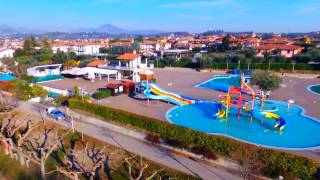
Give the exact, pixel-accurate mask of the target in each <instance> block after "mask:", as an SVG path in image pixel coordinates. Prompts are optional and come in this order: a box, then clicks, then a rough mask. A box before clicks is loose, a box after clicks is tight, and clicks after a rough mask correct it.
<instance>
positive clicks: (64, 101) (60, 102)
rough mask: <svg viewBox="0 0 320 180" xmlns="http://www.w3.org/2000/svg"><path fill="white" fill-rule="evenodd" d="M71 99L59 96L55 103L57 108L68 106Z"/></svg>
mask: <svg viewBox="0 0 320 180" xmlns="http://www.w3.org/2000/svg"><path fill="white" fill-rule="evenodd" d="M68 99H69V97H67V96H58V97H56V98H55V100H54V102H55V104H56V105H57V106H61V105H64V104H67V102H68Z"/></svg>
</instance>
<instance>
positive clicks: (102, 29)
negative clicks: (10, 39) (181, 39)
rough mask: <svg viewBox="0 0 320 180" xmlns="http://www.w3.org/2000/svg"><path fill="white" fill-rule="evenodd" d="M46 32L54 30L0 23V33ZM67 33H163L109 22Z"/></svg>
mask: <svg viewBox="0 0 320 180" xmlns="http://www.w3.org/2000/svg"><path fill="white" fill-rule="evenodd" d="M48 32H56V30H51V29H31V28H24V27H10V26H6V25H0V34H19V33H20V34H44V33H48ZM65 32H69V33H107V34H111V35H119V34H136V35H152V34H160V33H164V32H163V31H158V30H127V29H123V28H120V27H117V26H113V25H111V24H105V25H102V26H99V27H94V28H90V27H89V28H79V29H74V30H69V31H65Z"/></svg>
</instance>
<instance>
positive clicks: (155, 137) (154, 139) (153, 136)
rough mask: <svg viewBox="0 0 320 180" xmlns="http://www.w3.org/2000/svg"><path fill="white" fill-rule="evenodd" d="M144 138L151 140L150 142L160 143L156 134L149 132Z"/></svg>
mask: <svg viewBox="0 0 320 180" xmlns="http://www.w3.org/2000/svg"><path fill="white" fill-rule="evenodd" d="M146 140H147V141H149V142H151V143H152V144H160V140H161V138H160V136H159V135H158V134H154V133H149V134H148V135H147V137H146Z"/></svg>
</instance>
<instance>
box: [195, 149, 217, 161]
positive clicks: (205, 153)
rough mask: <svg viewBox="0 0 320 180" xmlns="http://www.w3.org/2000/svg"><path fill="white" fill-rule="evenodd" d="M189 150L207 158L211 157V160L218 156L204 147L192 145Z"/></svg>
mask: <svg viewBox="0 0 320 180" xmlns="http://www.w3.org/2000/svg"><path fill="white" fill-rule="evenodd" d="M191 152H193V153H195V154H198V155H203V156H204V157H206V158H208V159H213V160H217V159H218V157H217V156H216V155H215V154H214V153H213V152H212V151H211V150H210V149H207V148H206V147H200V146H194V147H192V148H191Z"/></svg>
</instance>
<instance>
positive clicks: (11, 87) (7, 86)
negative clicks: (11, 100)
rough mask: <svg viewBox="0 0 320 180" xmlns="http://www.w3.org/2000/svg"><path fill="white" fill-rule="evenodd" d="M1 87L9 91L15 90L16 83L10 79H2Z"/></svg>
mask: <svg viewBox="0 0 320 180" xmlns="http://www.w3.org/2000/svg"><path fill="white" fill-rule="evenodd" d="M0 89H1V90H3V91H7V92H11V93H13V92H15V89H16V88H15V85H14V84H13V83H12V82H10V81H2V82H0Z"/></svg>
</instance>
